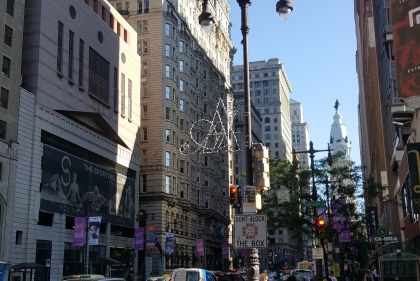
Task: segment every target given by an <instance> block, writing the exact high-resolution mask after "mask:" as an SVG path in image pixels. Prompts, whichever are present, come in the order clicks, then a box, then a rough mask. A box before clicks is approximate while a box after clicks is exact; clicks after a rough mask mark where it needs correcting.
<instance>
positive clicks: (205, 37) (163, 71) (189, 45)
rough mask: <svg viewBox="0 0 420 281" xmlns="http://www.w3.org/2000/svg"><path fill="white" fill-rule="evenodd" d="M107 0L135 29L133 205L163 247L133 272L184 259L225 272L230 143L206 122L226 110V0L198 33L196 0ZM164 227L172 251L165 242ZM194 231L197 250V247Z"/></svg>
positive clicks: (181, 263)
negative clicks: (136, 167)
mask: <svg viewBox="0 0 420 281" xmlns="http://www.w3.org/2000/svg"><path fill="white" fill-rule="evenodd" d="M110 3H112V5H113V6H114V7H115V8H116V9H117V10H118V11H120V14H121V15H122V16H123V17H124V18H125V19H126V20H127V22H128V23H129V24H131V26H132V27H134V29H136V31H137V37H136V40H137V52H138V54H139V55H140V56H141V58H142V61H141V99H142V102H141V103H142V108H141V112H142V113H141V119H142V127H141V141H140V147H141V148H140V149H141V159H140V201H139V202H140V209H142V210H144V211H145V212H146V213H147V214H148V216H146V217H147V218H148V219H146V220H145V221H143V222H142V224H143V225H144V226H146V227H154V229H155V234H156V241H157V243H159V245H161V248H162V249H163V252H164V253H163V254H164V262H162V261H161V253H160V252H159V251H158V249H157V248H155V249H154V250H152V251H148V253H145V252H144V251H140V252H139V257H140V259H139V268H140V271H139V277H140V278H144V277H146V276H147V277H148V276H150V274H152V276H158V275H162V274H163V272H164V270H165V268H166V269H171V268H175V267H187V266H188V267H191V266H195V267H204V266H205V267H206V268H207V269H217V270H222V269H225V270H226V269H227V263H226V262H225V260H224V259H222V258H221V251H222V248H221V244H223V243H226V239H227V235H224V234H225V233H224V232H223V233H222V232H221V230H225V229H228V225H229V224H230V219H231V218H230V210H229V204H228V197H229V192H228V188H229V183H233V182H234V175H233V161H234V154H233V151H230V152H229V151H228V150H227V149H226V145H227V143H230V142H231V141H232V139H230V138H229V136H228V130H226V129H227V127H225V132H224V133H223V134H221V135H219V134H220V133H222V131H221V127H220V126H217V128H214V130H210V128H213V127H212V125H214V124H216V123H218V122H219V121H218V120H220V121H221V123H218V124H219V125H220V124H224V125H226V124H227V120H228V118H227V117H228V116H230V115H229V114H230V112H231V111H232V107H233V99H232V95H231V92H230V76H229V74H230V64H231V57H230V55H231V50H232V48H233V46H232V43H231V40H230V36H229V31H230V30H229V29H230V23H229V18H228V13H229V5H228V3H227V1H226V0H217V1H212V2H211V4H210V6H211V10H212V13H213V15H214V18H215V21H216V23H217V24H215V26H214V28H213V31H212V32H211V33H209V34H206V33H204V32H203V31H202V30H201V27H200V25H199V23H198V16H199V15H200V14H201V12H202V2H201V1H196V0H188V1H148V0H130V1H119V0H112V1H110ZM223 146H224V147H223ZM152 215H153V216H152ZM151 217H153V218H154V220H151ZM172 234H173V235H174V236H175V241H176V246H175V247H174V248H173V250H172V248H171V247H169V244H168V243H167V242H166V237H167V236H168V237H169V236H170V235H172ZM199 238H202V239H203V240H204V244H205V256H204V257H202V256H198V253H197V250H196V239H199ZM166 249H168V250H166ZM149 254H150V256H148V255H149ZM146 256H147V257H146ZM149 265H151V267H152V268H149ZM145 272H146V273H145Z"/></svg>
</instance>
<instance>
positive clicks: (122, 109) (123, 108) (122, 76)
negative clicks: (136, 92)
mask: <svg viewBox="0 0 420 281" xmlns="http://www.w3.org/2000/svg"><path fill="white" fill-rule="evenodd" d="M121 114H125V75H124V74H123V73H121Z"/></svg>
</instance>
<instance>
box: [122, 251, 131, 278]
mask: <svg viewBox="0 0 420 281" xmlns="http://www.w3.org/2000/svg"><path fill="white" fill-rule="evenodd" d="M121 262H123V263H125V264H126V265H127V268H128V275H127V277H126V278H125V280H127V281H132V280H134V276H133V275H132V273H131V272H130V270H131V269H130V265H131V264H133V262H134V250H133V248H132V247H130V246H125V247H124V249H123V250H122V252H121Z"/></svg>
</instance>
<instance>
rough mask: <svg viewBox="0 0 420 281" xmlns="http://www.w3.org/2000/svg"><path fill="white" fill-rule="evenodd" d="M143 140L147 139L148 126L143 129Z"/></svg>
mask: <svg viewBox="0 0 420 281" xmlns="http://www.w3.org/2000/svg"><path fill="white" fill-rule="evenodd" d="M142 140H143V141H147V128H143V130H142Z"/></svg>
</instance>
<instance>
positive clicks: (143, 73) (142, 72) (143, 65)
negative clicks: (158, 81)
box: [141, 61, 147, 76]
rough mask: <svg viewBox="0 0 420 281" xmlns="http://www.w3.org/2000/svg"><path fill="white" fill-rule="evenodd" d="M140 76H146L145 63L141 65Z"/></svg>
mask: <svg viewBox="0 0 420 281" xmlns="http://www.w3.org/2000/svg"><path fill="white" fill-rule="evenodd" d="M141 75H142V76H147V61H143V62H142V63H141Z"/></svg>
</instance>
